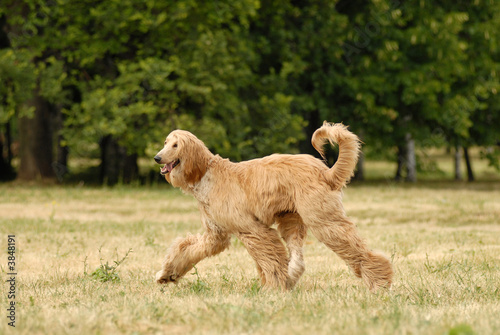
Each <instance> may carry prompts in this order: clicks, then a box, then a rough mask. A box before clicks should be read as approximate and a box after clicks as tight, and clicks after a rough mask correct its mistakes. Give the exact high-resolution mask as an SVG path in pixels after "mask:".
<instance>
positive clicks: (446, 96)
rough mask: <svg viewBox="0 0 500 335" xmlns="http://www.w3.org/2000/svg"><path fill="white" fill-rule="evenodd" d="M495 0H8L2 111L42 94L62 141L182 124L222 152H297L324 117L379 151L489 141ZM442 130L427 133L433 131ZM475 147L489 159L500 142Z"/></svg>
mask: <svg viewBox="0 0 500 335" xmlns="http://www.w3.org/2000/svg"><path fill="white" fill-rule="evenodd" d="M499 11H500V3H498V2H497V1H475V2H472V3H471V2H468V1H458V2H451V1H444V2H439V3H434V2H430V1H418V2H399V1H390V0H381V1H371V2H363V1H361V2H358V1H346V0H339V1H334V2H332V1H327V0H315V1H311V2H307V3H299V2H293V1H281V0H280V1H262V2H261V1H255V0H239V1H216V2H214V1H205V2H203V1H195V0H182V1H165V2H158V1H154V0H146V1H141V2H138V1H133V0H125V1H117V0H113V1H106V2H98V3H95V2H93V1H65V0H63V1H57V2H47V1H41V0H22V1H17V0H16V1H14V0H7V1H5V6H2V8H1V9H0V17H5V18H6V25H5V27H4V28H5V29H4V30H5V31H6V32H7V36H8V38H9V42H10V47H8V48H5V49H0V77H1V78H2V82H1V83H0V123H2V124H3V123H6V122H8V121H9V120H11V119H13V118H15V117H19V116H22V115H30V113H32V112H33V110H32V109H31V110H30V109H29V108H28V107H27V106H28V105H29V104H27V103H26V102H27V101H28V100H29V99H30V98H31V96H32V94H33V92H36V94H40V95H41V96H42V97H43V98H44V99H45V100H47V101H48V102H50V103H51V104H52V105H53V106H56V107H57V108H59V109H60V110H61V111H62V113H63V115H64V117H63V119H64V127H63V129H62V131H61V134H62V135H63V137H64V140H63V141H62V144H63V145H66V146H68V147H69V149H70V153H71V154H72V155H74V156H94V157H96V156H97V148H98V145H97V144H98V143H99V141H100V140H101V139H102V138H104V137H107V136H111V137H112V138H113V139H114V140H116V141H117V142H118V143H119V145H121V146H123V147H125V148H126V149H127V153H128V154H133V153H135V154H138V155H139V156H144V155H148V156H150V155H151V154H152V153H154V152H156V151H157V149H158V146H159V145H161V143H162V139H163V137H164V136H165V135H167V134H168V133H169V132H170V130H172V129H175V128H185V129H188V130H191V131H193V132H194V133H196V134H197V135H198V136H199V137H200V138H202V139H203V140H204V141H205V142H206V143H207V145H208V146H209V148H210V149H212V150H214V151H216V152H217V153H219V154H221V155H222V156H227V157H230V158H231V159H234V160H242V159H248V158H253V157H257V156H262V155H266V154H270V153H273V152H297V151H298V148H299V144H300V143H302V142H303V141H307V142H308V141H309V136H310V135H311V134H310V133H309V134H305V131H304V129H306V127H308V128H307V129H308V131H309V132H311V131H312V129H315V127H316V126H319V125H320V124H321V123H322V121H323V120H324V119H328V120H330V121H335V122H344V123H345V124H348V125H350V127H351V129H352V130H354V131H355V132H357V133H360V134H362V135H363V140H364V142H365V143H368V144H369V145H370V146H371V148H370V149H371V150H372V151H374V152H384V153H386V152H388V151H389V150H388V149H390V148H392V147H394V146H395V145H399V144H400V143H401V142H402V141H403V139H404V136H405V134H406V133H411V134H412V137H413V138H415V140H416V141H417V145H420V146H422V147H424V148H425V147H428V146H430V145H435V144H437V145H445V144H446V145H453V146H455V145H467V146H468V145H480V146H484V147H493V146H496V144H497V141H498V138H499V137H498V135H499V133H500V129H499V126H498V125H499V124H500V110H499V108H500V107H499V106H500V97H499V94H498V92H499V91H500V82H499V78H498V77H499V71H500V63H499V62H498V59H499V57H498V56H499V54H500V49H499V48H498V45H499V43H498V41H499V40H500V29H498V27H500V21H499V20H500V19H499V16H498V15H495V14H494V13H498V12H499ZM436 139H437V141H436ZM484 157H485V158H486V159H488V160H489V161H490V162H491V164H492V165H494V166H498V165H499V164H498V161H499V160H498V157H499V156H498V150H494V149H493V150H488V151H487V152H486V151H485V154H484Z"/></svg>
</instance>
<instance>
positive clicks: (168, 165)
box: [161, 162, 174, 173]
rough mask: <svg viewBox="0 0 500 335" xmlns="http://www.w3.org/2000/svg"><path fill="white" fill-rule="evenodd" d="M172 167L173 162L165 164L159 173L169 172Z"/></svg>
mask: <svg viewBox="0 0 500 335" xmlns="http://www.w3.org/2000/svg"><path fill="white" fill-rule="evenodd" d="M173 168H174V162H172V163H170V164H165V166H163V167H162V168H161V173H170V172H171V171H172V169H173Z"/></svg>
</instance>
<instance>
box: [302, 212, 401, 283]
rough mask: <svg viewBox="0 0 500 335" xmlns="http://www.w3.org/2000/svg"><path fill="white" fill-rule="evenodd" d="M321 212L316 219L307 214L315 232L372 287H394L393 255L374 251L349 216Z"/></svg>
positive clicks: (318, 237)
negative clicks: (328, 215) (389, 256)
mask: <svg viewBox="0 0 500 335" xmlns="http://www.w3.org/2000/svg"><path fill="white" fill-rule="evenodd" d="M321 216H322V217H318V214H316V215H315V216H314V219H313V220H311V219H309V220H308V219H306V218H305V217H303V219H304V222H305V223H306V224H307V226H308V228H310V229H311V232H312V233H313V234H314V236H316V238H317V239H318V240H320V241H321V242H323V243H324V244H325V245H326V246H327V247H328V248H330V249H331V250H333V251H334V252H335V253H336V254H337V255H339V256H340V258H342V259H343V260H344V261H345V262H346V263H347V264H348V265H349V266H350V268H351V269H352V270H353V272H354V274H355V275H356V276H357V277H360V278H361V279H363V281H364V282H365V284H366V285H367V286H368V287H369V288H370V290H372V291H375V290H377V289H378V288H380V287H387V288H388V287H390V286H391V283H392V276H393V270H392V265H391V263H390V261H389V259H387V257H385V256H384V255H382V254H380V253H376V252H373V251H371V250H370V249H369V248H368V246H367V245H366V243H365V241H364V240H363V239H362V238H361V237H360V236H359V234H358V231H357V228H356V226H355V225H354V223H352V222H351V221H350V220H349V219H348V218H347V217H345V216H339V215H337V216H335V215H331V216H330V218H327V217H326V215H325V213H321Z"/></svg>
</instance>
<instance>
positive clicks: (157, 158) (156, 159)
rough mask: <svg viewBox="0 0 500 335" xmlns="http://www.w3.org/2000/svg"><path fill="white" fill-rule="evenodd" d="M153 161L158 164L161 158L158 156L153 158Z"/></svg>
mask: <svg viewBox="0 0 500 335" xmlns="http://www.w3.org/2000/svg"><path fill="white" fill-rule="evenodd" d="M155 161H156V163H158V164H160V162H161V157H160V156H155Z"/></svg>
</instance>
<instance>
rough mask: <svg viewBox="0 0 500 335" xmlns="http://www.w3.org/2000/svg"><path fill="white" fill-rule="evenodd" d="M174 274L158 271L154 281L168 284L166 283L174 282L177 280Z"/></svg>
mask: <svg viewBox="0 0 500 335" xmlns="http://www.w3.org/2000/svg"><path fill="white" fill-rule="evenodd" d="M177 278H178V277H177V275H176V274H171V275H169V274H166V273H164V272H163V271H158V273H157V274H156V282H157V283H158V284H168V283H176V282H177Z"/></svg>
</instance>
